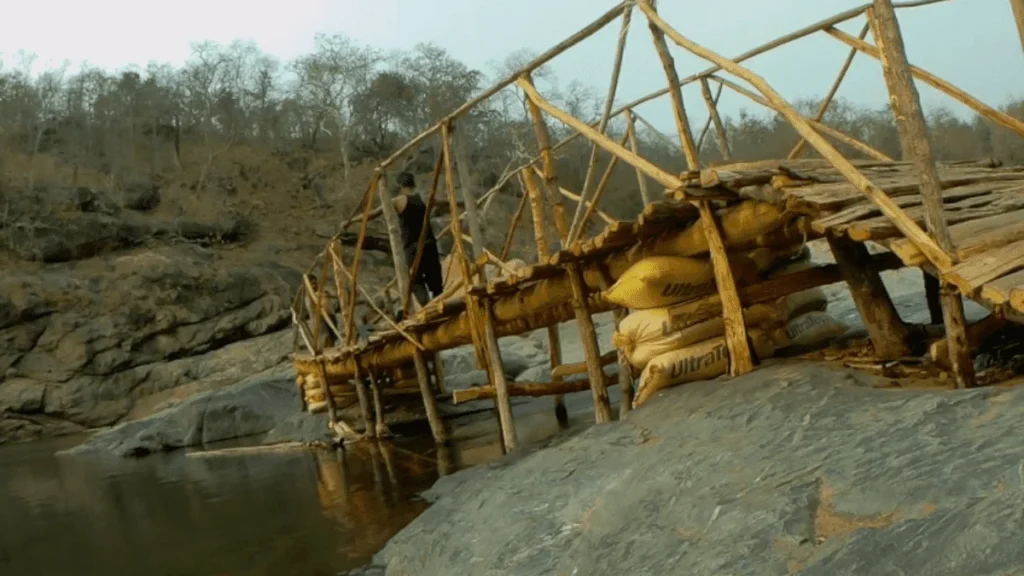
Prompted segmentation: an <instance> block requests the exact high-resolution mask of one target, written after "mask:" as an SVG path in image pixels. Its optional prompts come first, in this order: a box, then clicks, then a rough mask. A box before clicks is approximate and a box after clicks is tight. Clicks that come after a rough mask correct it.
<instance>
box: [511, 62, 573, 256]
mask: <svg viewBox="0 0 1024 576" xmlns="http://www.w3.org/2000/svg"><path fill="white" fill-rule="evenodd" d="M517 84H518V86H519V87H520V88H522V89H523V90H524V91H526V90H527V88H529V90H532V92H533V93H534V94H536V93H537V89H536V88H534V86H533V78H531V77H530V75H528V74H527V75H524V76H522V77H521V78H519V80H518V81H517ZM527 94H529V92H527ZM526 107H527V109H528V110H529V112H530V120H531V121H532V122H533V131H534V136H535V137H536V139H537V147H538V148H539V149H540V157H541V162H542V164H543V166H544V187H545V189H546V190H547V196H548V203H550V204H551V209H552V211H553V213H554V215H555V228H556V229H557V230H558V237H559V239H560V240H561V244H562V247H563V248H564V247H565V239H566V237H568V235H569V225H568V223H566V221H565V205H564V204H562V199H561V198H560V197H559V194H558V173H557V171H556V170H555V155H554V152H553V150H552V148H551V133H550V132H549V131H548V125H547V122H545V121H544V115H543V114H541V108H540V105H539V104H538V102H537V101H536V100H534V99H533V98H529V97H528V98H527V99H526ZM549 114H550V112H549Z"/></svg>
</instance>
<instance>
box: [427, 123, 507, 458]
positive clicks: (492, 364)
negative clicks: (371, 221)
mask: <svg viewBox="0 0 1024 576" xmlns="http://www.w3.org/2000/svg"><path fill="white" fill-rule="evenodd" d="M441 138H442V139H443V149H444V150H445V156H446V157H447V158H449V159H450V158H451V154H450V152H451V140H450V138H451V131H450V127H449V125H447V124H445V125H442V127H441ZM456 154H460V153H459V152H456ZM460 155H461V156H462V158H460V160H462V162H460V163H461V164H463V168H462V169H461V171H460V179H461V180H462V183H463V194H464V196H463V198H464V200H465V205H466V209H467V215H468V216H469V220H470V234H471V237H472V239H473V245H474V247H475V250H476V252H477V253H479V254H483V253H484V242H483V234H482V233H481V232H480V226H479V221H478V220H477V219H476V215H475V209H476V203H475V201H474V200H473V198H472V196H471V195H470V194H469V191H468V185H469V166H468V165H467V164H466V159H465V155H464V154H460ZM445 164H446V170H447V172H446V175H447V179H448V202H449V205H450V208H451V217H452V223H453V226H457V225H458V219H459V207H458V202H457V201H456V199H455V187H454V185H453V183H452V166H451V161H450V160H446V162H445ZM470 210H473V211H474V212H469V211H470ZM474 221H476V222H477V224H476V226H475V227H474V226H473V222H474ZM452 231H453V234H454V232H455V229H454V228H453V230H452ZM455 245H456V247H457V254H458V257H459V258H461V259H462V265H463V274H464V278H465V279H466V280H467V286H469V284H468V282H469V281H471V280H472V278H473V276H472V274H471V273H470V271H469V263H468V262H467V260H466V252H465V250H466V249H465V247H464V246H463V245H462V239H461V238H456V239H455ZM480 275H481V278H482V279H484V280H486V278H487V275H486V272H485V271H484V267H483V266H481V267H480ZM480 311H482V312H483V313H482V314H478V312H480ZM466 313H467V314H470V315H471V317H472V316H476V322H470V324H471V325H473V324H475V325H476V327H477V329H482V332H483V333H482V336H483V338H482V342H480V347H482V349H483V350H482V351H483V353H484V355H485V357H484V358H483V359H482V360H483V361H482V362H481V364H482V365H483V367H484V368H485V369H486V370H487V372H488V375H489V376H490V380H491V382H493V383H494V387H495V389H497V391H498V394H497V397H495V399H494V403H495V407H496V408H497V411H498V424H499V426H500V427H501V437H502V441H503V445H504V447H505V450H507V451H511V450H515V448H516V446H517V444H518V442H517V441H516V429H515V423H514V422H513V421H512V404H511V402H510V399H509V396H508V381H507V380H506V377H505V366H504V364H503V362H502V360H501V349H500V348H499V347H498V337H497V332H496V331H495V330H494V317H493V315H492V313H491V306H490V303H489V302H486V301H484V302H482V305H478V304H477V302H476V301H475V299H474V298H473V296H472V295H471V294H470V290H468V289H467V290H466ZM481 316H482V318H481ZM481 322H482V324H483V325H482V326H480V323H481Z"/></svg>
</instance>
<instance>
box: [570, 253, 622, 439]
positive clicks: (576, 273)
mask: <svg viewBox="0 0 1024 576" xmlns="http://www.w3.org/2000/svg"><path fill="white" fill-rule="evenodd" d="M567 272H568V274H569V282H570V284H571V285H572V307H573V310H574V311H575V313H576V324H577V325H578V326H579V329H580V342H581V343H582V344H583V352H584V354H585V356H586V359H587V374H588V375H589V376H590V390H591V392H593V395H594V421H595V422H597V423H598V424H604V423H606V422H611V421H612V408H611V404H610V403H609V401H608V386H607V384H606V379H605V374H604V368H603V367H602V365H601V349H600V346H599V345H598V343H597V330H596V329H595V328H594V319H593V318H592V317H591V316H590V314H591V311H590V307H589V306H588V305H587V293H586V287H585V285H584V283H583V274H582V273H581V272H580V267H579V264H575V263H574V264H570V265H569V266H568V268H567Z"/></svg>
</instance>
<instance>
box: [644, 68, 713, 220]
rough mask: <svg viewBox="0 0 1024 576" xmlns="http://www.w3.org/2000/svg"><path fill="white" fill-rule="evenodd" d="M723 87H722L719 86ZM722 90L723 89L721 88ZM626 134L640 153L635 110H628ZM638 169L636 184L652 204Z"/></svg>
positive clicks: (645, 201) (647, 203)
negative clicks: (634, 116)
mask: <svg viewBox="0 0 1024 576" xmlns="http://www.w3.org/2000/svg"><path fill="white" fill-rule="evenodd" d="M719 89H721V87H719ZM719 92H721V90H719ZM626 136H627V137H628V138H629V149H630V150H632V151H633V153H634V154H636V155H638V156H639V155H640V143H639V142H637V139H636V125H635V124H634V122H633V111H632V110H626ZM634 170H636V185H637V187H639V189H640V198H641V199H642V200H643V202H644V206H650V205H651V193H650V191H648V190H647V177H646V176H644V173H643V172H641V171H640V169H639V168H634Z"/></svg>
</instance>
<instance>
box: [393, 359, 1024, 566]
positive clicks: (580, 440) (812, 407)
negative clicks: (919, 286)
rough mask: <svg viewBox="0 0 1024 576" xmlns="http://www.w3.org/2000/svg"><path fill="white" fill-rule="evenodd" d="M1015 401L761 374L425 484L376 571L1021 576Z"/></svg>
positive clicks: (1021, 401) (671, 398)
mask: <svg viewBox="0 0 1024 576" xmlns="http://www.w3.org/2000/svg"><path fill="white" fill-rule="evenodd" d="M1022 418H1024V390H1022V389H1020V388H987V389H979V390H970V391H948V392H942V391H923V390H918V391H911V390H891V389H889V390H886V389H878V388H872V387H871V380H870V377H869V376H866V375H863V374H860V373H856V372H852V371H846V370H837V369H831V368H827V367H823V366H819V365H811V364H787V365H781V364H776V365H768V366H765V367H763V368H762V369H760V370H758V371H756V372H755V373H753V374H750V375H747V376H744V377H741V378H737V379H734V380H732V381H729V382H723V381H712V382H702V383H695V384H691V385H686V386H682V387H678V388H674V389H670V390H667V391H665V392H663V393H661V394H659V396H658V397H656V398H655V399H654V400H653V401H652V402H650V403H649V404H647V405H645V406H644V407H643V408H642V409H640V410H637V411H634V412H633V413H632V414H630V416H629V417H628V418H627V419H626V420H625V421H620V422H617V423H614V424H610V425H605V426H594V427H592V428H590V429H588V430H587V431H585V432H583V433H582V434H580V435H579V436H577V437H575V438H572V439H569V440H567V441H565V442H562V443H561V444H559V445H557V446H554V447H551V448H548V449H544V450H540V451H536V452H533V453H529V454H525V455H522V456H519V457H513V458H510V459H506V460H504V461H502V462H499V463H497V464H495V465H490V466H480V467H477V468H474V469H469V470H465V471H463V472H460V473H458V474H455V475H453V476H448V477H445V478H443V479H441V480H440V481H439V482H438V483H437V484H436V485H435V486H434V487H433V488H432V489H431V490H430V491H429V492H428V493H427V497H428V498H430V499H431V500H434V504H433V505H432V506H431V507H430V508H429V509H428V510H427V511H426V512H425V513H424V514H423V515H422V516H420V517H419V518H417V519H416V520H415V521H413V522H412V523H411V524H410V525H409V526H408V527H407V528H406V529H405V530H403V531H402V532H400V533H399V534H398V535H397V536H396V537H395V538H394V539H393V540H392V541H391V542H390V543H389V544H388V545H387V547H386V548H385V549H384V550H383V551H382V552H381V553H380V555H378V558H377V561H376V562H375V565H376V566H377V567H378V569H380V568H382V567H386V570H385V572H384V573H386V574H388V575H394V576H398V575H410V576H411V575H416V574H438V575H440V574H460V575H475V574H480V575H483V574H487V575H495V574H515V575H518V576H525V575H532V574H536V575H542V574H543V575H550V574H565V575H572V574H579V575H582V574H587V575H597V574H614V575H621V574H631V575H647V574H650V575H664V574H687V575H690V574H719V575H726V574H729V575H741V574H750V575H758V576H763V575H775V574H778V575H786V574H806V575H819V574H820V575H828V576H839V575H845V574H850V575H854V574H858V575H860V574H878V575H885V574H893V575H895V574H929V575H936V576H939V575H960V574H977V575H982V574H986V575H996V574H1010V573H1016V572H1015V571H1014V570H1018V569H1021V568H1024V546H1022V545H1021V529H1022V527H1024V448H1022V446H1024V428H1022V427H1021V426H1020V422H1021V420H1022Z"/></svg>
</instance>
